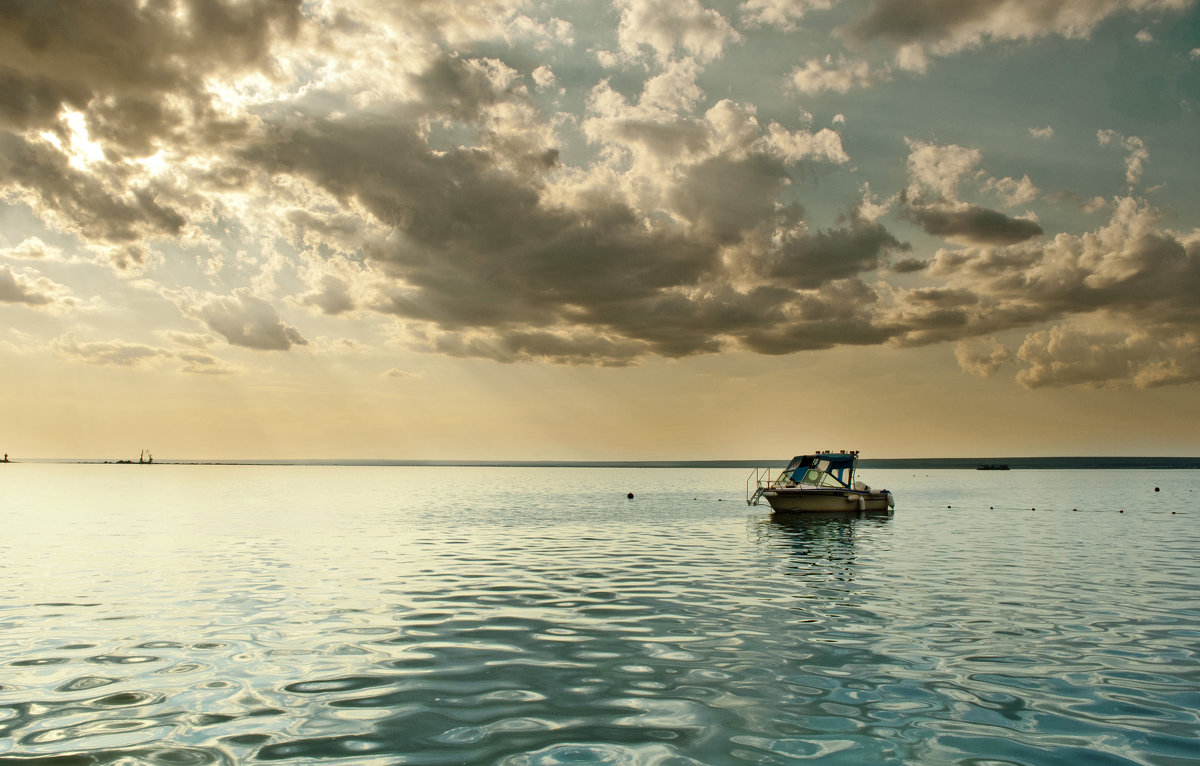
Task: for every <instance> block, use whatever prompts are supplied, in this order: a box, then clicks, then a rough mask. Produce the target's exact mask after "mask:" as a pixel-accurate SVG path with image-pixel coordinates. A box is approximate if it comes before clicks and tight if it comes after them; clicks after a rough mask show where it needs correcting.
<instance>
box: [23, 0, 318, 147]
mask: <svg viewBox="0 0 1200 766" xmlns="http://www.w3.org/2000/svg"><path fill="white" fill-rule="evenodd" d="M300 23H301V14H300V0H244V1H241V2H234V1H233V0H177V2H163V1H162V0H151V2H145V3H142V2H137V0H92V1H91V2H69V1H67V0H9V2H5V3H3V4H0V93H3V94H4V95H5V96H7V97H6V98H2V99H0V124H4V125H7V126H9V127H10V128H15V129H29V128H35V127H50V126H51V123H53V121H54V120H56V118H57V116H58V114H59V112H60V111H61V110H62V109H63V108H64V107H66V108H71V109H73V110H75V111H78V112H81V113H84V114H85V115H86V116H87V118H88V123H89V127H90V128H91V129H92V131H93V132H94V133H96V134H97V135H101V134H102V135H105V136H106V137H108V138H110V139H111V140H112V141H114V142H116V143H117V144H118V145H122V146H125V147H128V148H130V149H135V150H141V151H145V150H146V149H147V147H148V138H149V136H152V135H162V134H164V133H166V132H167V131H168V130H170V129H171V128H173V127H176V126H177V125H178V124H179V123H180V122H181V121H184V120H186V119H190V116H191V115H189V114H185V113H171V112H170V110H169V109H168V108H167V107H165V106H164V104H163V100H164V97H166V96H171V97H173V98H175V99H183V100H184V101H188V102H191V104H192V108H191V111H193V112H197V111H198V112H203V111H204V109H205V108H206V102H207V98H208V97H207V96H206V95H205V94H204V92H203V91H204V78H205V77H206V76H208V75H210V74H213V73H229V72H235V71H238V70H242V69H247V68H261V69H265V68H269V66H270V55H269V54H270V49H271V45H272V43H273V42H274V40H275V39H277V38H279V37H290V36H291V35H294V34H295V32H296V30H297V29H298V27H299V25H300Z"/></svg>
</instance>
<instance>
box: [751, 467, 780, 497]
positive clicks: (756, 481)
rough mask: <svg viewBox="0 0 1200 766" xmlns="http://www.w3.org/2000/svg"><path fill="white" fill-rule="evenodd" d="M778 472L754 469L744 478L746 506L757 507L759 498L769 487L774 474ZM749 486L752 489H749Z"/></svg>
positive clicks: (776, 469)
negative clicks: (752, 486)
mask: <svg viewBox="0 0 1200 766" xmlns="http://www.w3.org/2000/svg"><path fill="white" fill-rule="evenodd" d="M778 470H779V469H778V468H755V469H754V471H752V472H751V473H750V475H749V476H747V477H746V505H758V500H759V498H761V497H762V495H763V492H766V491H767V488H768V487H770V486H771V483H772V482H773V481H774V476H775V472H776V471H778ZM751 484H753V485H754V488H753V489H751V486H750V485H751Z"/></svg>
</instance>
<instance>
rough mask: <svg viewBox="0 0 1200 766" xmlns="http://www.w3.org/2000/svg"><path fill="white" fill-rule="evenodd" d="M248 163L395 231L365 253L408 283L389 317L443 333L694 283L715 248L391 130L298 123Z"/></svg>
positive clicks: (391, 298) (545, 316)
mask: <svg viewBox="0 0 1200 766" xmlns="http://www.w3.org/2000/svg"><path fill="white" fill-rule="evenodd" d="M246 157H247V158H248V159H249V160H251V161H253V162H256V163H261V164H263V165H264V166H265V167H266V168H267V169H268V170H271V171H273V172H287V173H293V174H297V175H302V176H305V177H307V178H309V179H310V180H312V181H313V182H315V183H317V184H319V185H320V186H322V187H323V188H325V189H326V190H328V191H329V192H331V193H333V194H335V195H337V196H338V197H339V198H341V199H343V200H345V201H349V200H351V199H353V200H356V201H357V202H358V203H359V204H361V205H363V206H364V207H365V208H366V209H367V210H369V211H370V212H371V213H372V215H373V216H374V217H375V218H377V219H378V220H379V221H380V222H381V223H383V224H385V225H387V226H389V227H393V229H394V231H393V233H392V235H390V236H389V237H388V238H387V239H386V240H383V241H378V242H374V243H371V244H370V245H368V247H367V250H366V252H367V254H368V255H369V256H370V257H371V258H373V259H374V260H376V261H377V262H379V263H380V265H382V266H383V267H384V268H385V269H386V270H387V271H388V272H389V273H391V274H392V275H393V276H394V277H395V278H396V279H397V280H398V281H399V282H400V283H401V284H402V287H398V288H397V289H395V290H394V291H391V292H389V295H388V298H387V302H386V304H383V305H381V306H380V307H379V308H380V309H381V310H385V311H389V312H393V313H397V314H401V315H405V316H409V317H413V318H419V319H425V320H429V321H434V322H437V323H439V324H444V325H446V326H459V327H469V326H495V325H501V324H505V323H507V322H525V323H533V324H543V325H544V324H549V323H552V322H554V321H556V319H558V318H559V317H560V316H561V315H562V313H563V312H565V311H566V309H567V308H568V307H570V306H585V307H587V306H593V307H594V306H597V305H603V304H604V303H606V302H611V301H629V300H631V299H636V298H638V297H645V296H650V295H654V294H656V293H657V291H658V290H660V289H662V288H668V287H674V286H678V285H687V284H692V283H695V282H696V281H697V280H698V279H699V278H700V276H701V275H702V274H703V273H705V272H706V271H707V270H710V269H711V268H713V267H714V265H715V264H716V243H714V242H712V241H705V240H703V239H698V240H694V239H689V238H688V237H686V236H684V234H683V232H682V231H672V230H667V231H648V230H647V229H646V228H645V227H644V226H643V225H642V223H641V221H640V219H639V218H638V217H637V216H636V215H635V214H634V212H633V211H632V210H631V209H629V208H628V207H627V206H625V205H624V204H622V203H621V202H619V201H617V200H616V199H613V198H609V197H604V196H602V195H597V196H596V198H594V199H592V200H590V204H589V205H588V207H587V208H586V209H585V210H567V209H552V208H548V207H546V206H544V205H542V204H540V190H539V186H538V182H537V180H536V179H535V178H528V177H524V176H522V175H519V174H515V173H513V172H511V171H508V170H505V169H503V168H502V167H500V165H499V163H498V162H497V159H496V158H495V157H493V156H492V155H490V154H489V153H487V152H483V151H479V150H470V149H459V150H452V151H447V152H442V153H433V152H431V151H430V150H429V149H428V147H427V146H426V145H425V143H424V142H423V141H422V140H421V139H420V137H419V136H417V135H415V134H413V133H411V132H409V131H406V130H404V129H403V128H402V127H398V126H397V125H396V124H394V123H392V122H390V121H384V120H379V121H362V122H358V123H350V122H342V123H332V122H319V123H311V124H297V125H294V126H290V127H288V128H285V129H281V130H278V131H275V132H274V133H272V134H271V135H270V136H269V137H268V138H267V139H266V142H265V143H264V144H262V145H260V146H256V147H254V148H252V149H251V150H249V151H248V152H247V154H246Z"/></svg>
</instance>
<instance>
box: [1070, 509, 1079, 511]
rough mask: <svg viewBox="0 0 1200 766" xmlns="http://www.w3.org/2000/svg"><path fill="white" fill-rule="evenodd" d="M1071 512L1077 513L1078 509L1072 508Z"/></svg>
mask: <svg viewBox="0 0 1200 766" xmlns="http://www.w3.org/2000/svg"><path fill="white" fill-rule="evenodd" d="M1071 510H1072V511H1078V510H1079V509H1078V508H1072V509H1071Z"/></svg>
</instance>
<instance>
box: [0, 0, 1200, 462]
mask: <svg viewBox="0 0 1200 766" xmlns="http://www.w3.org/2000/svg"><path fill="white" fill-rule="evenodd" d="M0 371H2V372H0V385H2V386H3V390H2V392H0V397H2V398H0V450H4V451H7V452H10V453H12V455H13V456H30V457H102V458H118V457H131V456H132V457H136V456H137V454H138V452H139V451H140V450H141V449H142V448H150V449H152V450H153V451H154V453H155V455H157V456H159V457H160V459H163V458H176V459H184V458H239V457H241V458H286V457H360V458H362V457H378V458H473V459H491V458H497V459H498V458H510V459H671V458H680V459H684V458H691V459H705V458H783V457H787V456H789V455H791V454H793V453H796V452H802V451H806V450H810V449H815V448H832V449H840V448H847V449H854V448H856V449H861V450H862V451H863V452H864V454H866V455H867V456H875V457H906V456H919V455H974V456H978V455H1053V454H1075V455H1079V454H1084V455H1087V454H1115V455H1122V454H1125V455H1136V454H1156V455H1171V454H1200V4H1198V3H1197V1H1196V0H588V2H580V1H576V2H570V1H568V0H387V1H385V0H303V1H302V0H73V1H71V2H66V0H63V1H61V2H58V1H55V0H7V1H6V2H4V3H2V4H0Z"/></svg>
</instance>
